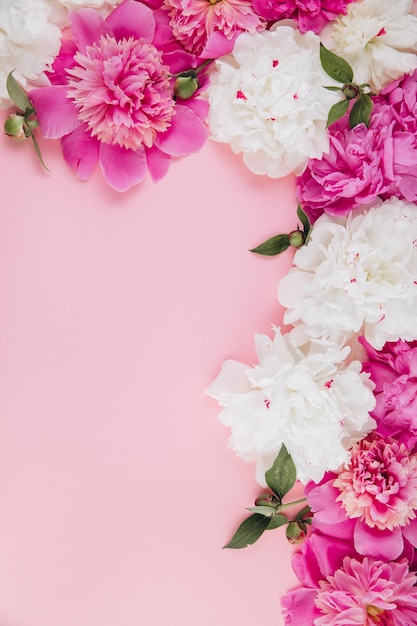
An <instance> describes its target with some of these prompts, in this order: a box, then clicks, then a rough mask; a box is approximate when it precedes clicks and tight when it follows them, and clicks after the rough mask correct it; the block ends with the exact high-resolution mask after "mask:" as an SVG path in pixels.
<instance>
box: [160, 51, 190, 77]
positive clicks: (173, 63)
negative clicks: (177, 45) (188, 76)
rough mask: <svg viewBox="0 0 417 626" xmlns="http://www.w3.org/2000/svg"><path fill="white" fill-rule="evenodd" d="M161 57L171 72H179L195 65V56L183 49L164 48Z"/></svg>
mask: <svg viewBox="0 0 417 626" xmlns="http://www.w3.org/2000/svg"><path fill="white" fill-rule="evenodd" d="M162 59H163V61H164V63H165V64H166V65H168V67H169V69H170V71H171V73H172V74H179V73H180V72H185V71H186V70H189V69H191V68H194V67H196V62H195V56H194V55H192V54H190V53H189V52H185V50H178V49H175V50H166V51H165V52H164V53H163V55H162Z"/></svg>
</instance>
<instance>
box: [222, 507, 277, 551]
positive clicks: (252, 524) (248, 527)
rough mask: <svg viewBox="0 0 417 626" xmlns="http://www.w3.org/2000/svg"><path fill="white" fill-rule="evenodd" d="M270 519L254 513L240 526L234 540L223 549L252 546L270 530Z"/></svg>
mask: <svg viewBox="0 0 417 626" xmlns="http://www.w3.org/2000/svg"><path fill="white" fill-rule="evenodd" d="M269 522H270V518H269V517H265V516H264V515H258V514H257V513H254V514H253V515H251V516H250V517H247V518H246V519H245V520H244V521H243V522H242V523H241V525H240V526H239V528H238V529H237V531H236V532H235V534H234V535H233V537H232V539H231V540H230V541H229V543H227V544H226V545H225V546H223V548H232V549H235V550H236V549H240V548H246V547H247V546H250V545H252V544H253V543H255V541H257V540H258V539H259V537H260V536H261V535H262V534H263V532H264V531H265V530H266V529H267V528H268V526H269Z"/></svg>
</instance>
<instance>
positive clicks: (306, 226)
mask: <svg viewBox="0 0 417 626" xmlns="http://www.w3.org/2000/svg"><path fill="white" fill-rule="evenodd" d="M297 217H298V219H299V220H300V222H301V225H302V227H303V233H304V235H305V236H306V237H307V235H308V233H309V232H310V228H311V224H310V220H309V219H308V215H307V213H305V212H304V211H303V209H302V208H301V205H300V204H299V205H298V207H297Z"/></svg>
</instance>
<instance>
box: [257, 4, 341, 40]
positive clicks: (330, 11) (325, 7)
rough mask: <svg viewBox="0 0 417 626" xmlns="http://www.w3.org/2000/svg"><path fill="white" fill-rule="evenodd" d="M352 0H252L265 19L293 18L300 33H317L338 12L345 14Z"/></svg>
mask: <svg viewBox="0 0 417 626" xmlns="http://www.w3.org/2000/svg"><path fill="white" fill-rule="evenodd" d="M351 1H352V0H253V6H254V8H255V10H256V11H257V12H258V13H259V15H262V17H264V18H265V19H267V20H269V21H271V22H275V21H277V20H282V19H287V18H289V19H295V20H297V22H298V28H299V29H300V31H301V32H302V33H305V32H306V31H307V30H312V31H313V32H315V33H319V32H320V31H321V29H322V28H323V27H324V26H325V25H326V24H328V23H329V22H331V21H333V20H335V19H336V18H337V17H338V16H339V15H340V14H343V15H345V14H346V5H347V4H349V2H351Z"/></svg>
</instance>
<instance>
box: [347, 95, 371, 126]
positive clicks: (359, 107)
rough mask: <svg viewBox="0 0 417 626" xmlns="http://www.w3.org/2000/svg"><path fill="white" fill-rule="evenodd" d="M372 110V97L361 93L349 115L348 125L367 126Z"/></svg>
mask: <svg viewBox="0 0 417 626" xmlns="http://www.w3.org/2000/svg"><path fill="white" fill-rule="evenodd" d="M371 112H372V98H371V97H370V96H368V95H367V94H366V93H362V94H361V95H360V96H359V98H358V99H357V100H356V102H355V104H354V105H353V107H352V110H351V112H350V115H349V126H350V127H351V128H354V127H355V126H357V125H358V124H365V125H366V126H369V120H370V119H371Z"/></svg>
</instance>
